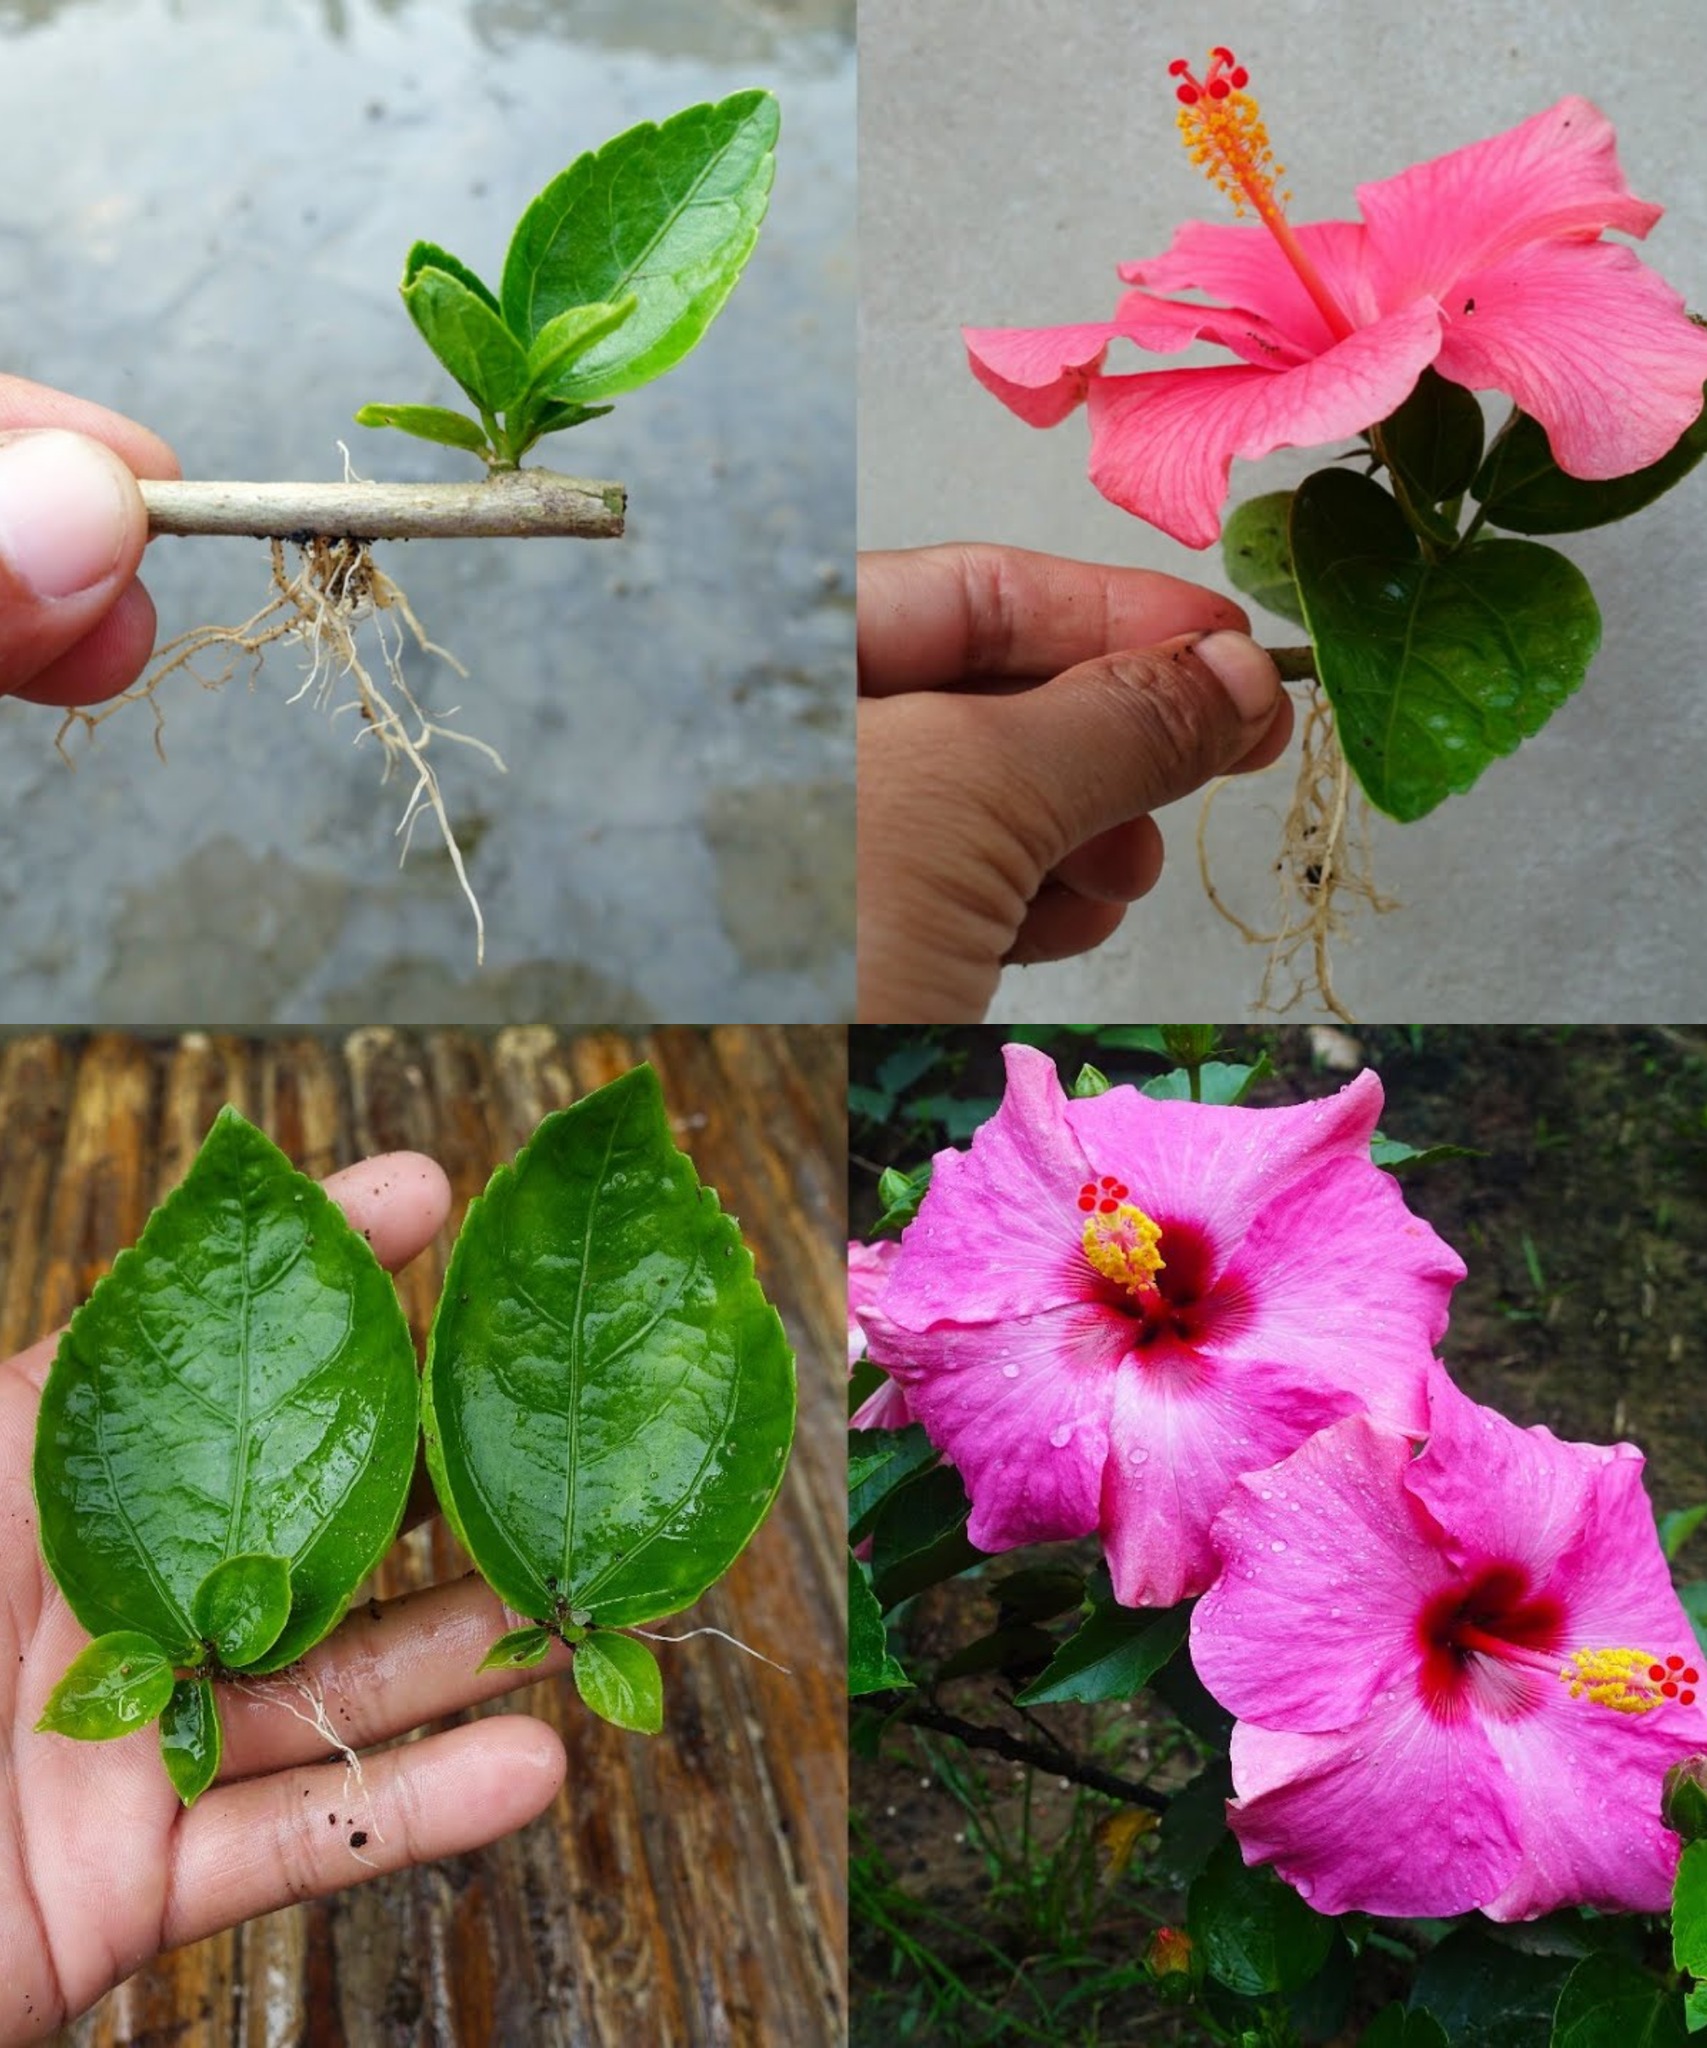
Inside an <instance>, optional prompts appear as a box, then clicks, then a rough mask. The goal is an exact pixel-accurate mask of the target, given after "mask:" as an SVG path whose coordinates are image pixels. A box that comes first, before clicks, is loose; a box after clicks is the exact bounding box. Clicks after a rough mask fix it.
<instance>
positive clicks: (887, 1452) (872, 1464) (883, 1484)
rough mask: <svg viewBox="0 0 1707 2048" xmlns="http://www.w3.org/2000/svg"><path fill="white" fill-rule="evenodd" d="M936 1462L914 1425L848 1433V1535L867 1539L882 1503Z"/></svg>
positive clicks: (932, 1448) (933, 1450)
mask: <svg viewBox="0 0 1707 2048" xmlns="http://www.w3.org/2000/svg"><path fill="white" fill-rule="evenodd" d="M936 1461H937V1448H936V1445H935V1444H933V1443H932V1442H931V1440H930V1438H929V1437H928V1436H926V1435H925V1432H924V1430H923V1429H922V1428H921V1427H920V1425H919V1424H918V1423H916V1422H910V1423H908V1425H907V1427H906V1428H905V1429H850V1430H849V1431H848V1534H849V1536H850V1537H852V1539H853V1540H854V1542H856V1543H858V1542H859V1541H860V1540H861V1539H862V1538H863V1537H865V1536H869V1535H870V1533H871V1527H872V1524H873V1523H874V1522H875V1521H876V1520H877V1516H878V1511H879V1509H880V1508H881V1507H882V1506H883V1503H884V1502H885V1501H886V1500H887V1499H888V1498H889V1496H890V1495H891V1494H892V1493H893V1492H894V1491H895V1490H896V1488H897V1487H900V1486H904V1485H905V1484H906V1483H907V1481H908V1480H909V1479H911V1478H912V1477H913V1476H914V1475H915V1474H916V1473H919V1472H924V1471H927V1470H928V1469H929V1468H930V1467H931V1466H932V1465H934V1464H935V1463H936Z"/></svg>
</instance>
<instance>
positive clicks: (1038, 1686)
mask: <svg viewBox="0 0 1707 2048" xmlns="http://www.w3.org/2000/svg"><path fill="white" fill-rule="evenodd" d="M1191 1607H1192V1603H1191V1602H1190V1601H1189V1600H1185V1601H1182V1602H1181V1603H1180V1605H1179V1606H1177V1607H1168V1608H1164V1609H1163V1610H1162V1611H1161V1612H1160V1613H1158V1612H1156V1610H1155V1609H1153V1608H1144V1607H1120V1606H1117V1605H1115V1604H1114V1603H1113V1602H1112V1601H1111V1602H1109V1603H1108V1604H1107V1605H1106V1606H1098V1607H1094V1608H1092V1610H1091V1612H1090V1615H1089V1617H1088V1619H1087V1620H1085V1621H1084V1622H1083V1623H1082V1624H1081V1625H1080V1627H1079V1628H1078V1629H1077V1630H1076V1631H1075V1632H1074V1634H1072V1635H1070V1636H1069V1637H1068V1638H1067V1640H1066V1641H1065V1642H1064V1643H1063V1644H1062V1645H1061V1647H1060V1649H1059V1650H1057V1651H1056V1653H1055V1655H1054V1657H1053V1658H1052V1659H1051V1660H1050V1663H1049V1668H1048V1670H1046V1671H1045V1672H1043V1673H1042V1674H1041V1675H1040V1676H1039V1677H1038V1678H1036V1679H1034V1680H1033V1681H1032V1683H1031V1684H1030V1685H1028V1686H1027V1687H1026V1689H1025V1691H1024V1692H1022V1693H1021V1694H1020V1695H1019V1704H1020V1705H1021V1706H1022V1707H1041V1706H1051V1705H1053V1704H1054V1703H1055V1702H1056V1701H1058V1700H1124V1699H1130V1698H1131V1696H1132V1695H1133V1694H1134V1693H1135V1692H1136V1691H1137V1690H1138V1688H1139V1687H1140V1686H1141V1685H1144V1684H1147V1683H1148V1681H1149V1680H1150V1678H1151V1677H1152V1676H1153V1675H1154V1674H1155V1673H1156V1672H1158V1671H1160V1670H1161V1668H1162V1666H1163V1665H1164V1664H1165V1663H1166V1662H1167V1661H1168V1659H1169V1658H1170V1657H1171V1656H1172V1655H1173V1654H1174V1652H1175V1651H1176V1650H1177V1649H1178V1648H1179V1646H1180V1644H1181V1643H1183V1642H1184V1641H1185V1636H1186V1630H1187V1629H1188V1628H1189V1627H1190V1625H1191Z"/></svg>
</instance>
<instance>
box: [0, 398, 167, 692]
mask: <svg viewBox="0 0 1707 2048" xmlns="http://www.w3.org/2000/svg"><path fill="white" fill-rule="evenodd" d="M147 539H148V514H147V512H146V511H145V510H144V508H143V503H142V494H141V492H140V491H138V489H137V487H136V478H135V477H134V476H132V474H131V473H130V471H129V470H128V469H127V468H126V467H125V465H124V463H123V462H122V461H121V460H120V459H119V457H118V456H117V455H115V454H114V453H113V451H112V449H111V448H109V447H108V446H107V445H106V444H105V442H102V441H94V440H90V439H88V438H87V437H86V436H84V435H82V434H68V433H66V432H64V431H63V430H62V429H59V428H56V427H49V428H41V429H38V430H34V431H30V432H16V433H0V690H16V689H19V688H21V687H22V686H23V685H24V684H26V683H29V682H33V681H34V680H35V678H36V677H37V676H39V675H40V674H41V673H42V671H43V670H44V669H45V668H47V667H48V666H49V664H50V663H52V662H55V661H57V660H58V659H59V658H60V657H61V656H62V655H64V654H65V653H67V652H68V651H69V650H70V649H71V648H73V647H75V646H76V645H77V643H78V641H79V640H81V639H82V638H83V636H84V635H85V634H86V633H90V632H93V630H94V629H95V627H96V626H98V625H99V624H100V622H101V620H102V619H103V618H105V616H106V615H107V613H108V612H109V611H110V610H111V609H112V607H113V605H114V604H115V603H116V602H117V601H118V598H119V595H120V593H121V592H122V591H124V590H125V589H126V588H128V586H129V584H130V582H131V580H132V579H133V578H134V576H135V575H136V565H137V564H138V562H140V561H141V559H142V550H143V547H144V546H145V545H146V543H147Z"/></svg>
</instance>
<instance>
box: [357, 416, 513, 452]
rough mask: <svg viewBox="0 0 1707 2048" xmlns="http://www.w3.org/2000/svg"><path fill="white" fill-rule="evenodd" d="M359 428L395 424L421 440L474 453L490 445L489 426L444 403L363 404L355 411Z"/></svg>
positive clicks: (488, 448)
mask: <svg viewBox="0 0 1707 2048" xmlns="http://www.w3.org/2000/svg"><path fill="white" fill-rule="evenodd" d="M356 425H357V426H358V427H396V428H398V429H399V430H400V431H401V432H402V433H405V434H414V435H415V436H416V437H417V438H418V439H420V440H422V441H438V442H441V443H442V444H443V445H444V446H445V447H447V448H466V449H468V451H469V452H470V453H471V454H473V455H489V454H490V453H491V452H492V451H491V445H490V443H489V442H488V440H487V438H486V429H485V428H484V427H483V426H482V425H481V424H480V422H479V421H478V420H471V419H470V418H469V417H468V415H467V413H465V412H453V411H452V410H451V408H450V407H449V406H445V405H364V406H363V407H362V409H361V411H360V412H358V413H357V414H356Z"/></svg>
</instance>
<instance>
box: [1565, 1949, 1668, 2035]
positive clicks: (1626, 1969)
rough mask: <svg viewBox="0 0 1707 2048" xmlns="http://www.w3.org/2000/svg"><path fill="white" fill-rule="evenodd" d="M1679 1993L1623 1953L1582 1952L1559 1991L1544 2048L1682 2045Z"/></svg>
mask: <svg viewBox="0 0 1707 2048" xmlns="http://www.w3.org/2000/svg"><path fill="white" fill-rule="evenodd" d="M1688 2038H1689V2036H1688V2034H1687V2032H1686V2030H1685V2028H1684V2024H1683V1994H1682V1993H1681V1992H1679V1991H1668V1990H1666V1989H1664V1988H1663V1987H1662V1986H1661V1985H1659V1984H1656V1983H1655V1981H1654V1980H1653V1978H1652V1977H1650V1976H1649V1975H1648V1974H1647V1972H1646V1971H1645V1970H1641V1969H1638V1968H1637V1966H1636V1965H1635V1964H1634V1963H1633V1962H1631V1961H1630V1960H1629V1959H1628V1958H1627V1957H1625V1956H1621V1955H1615V1954H1611V1953H1603V1954H1600V1955H1592V1956H1585V1957H1584V1958H1583V1960H1582V1961H1581V1962H1580V1963H1578V1965H1577V1966H1576V1968H1575V1969H1574V1970H1573V1971H1572V1972H1571V1974H1570V1976H1569V1977H1567V1978H1566V1979H1565V1988H1564V1990H1563V1991H1561V1992H1560V1993H1559V2003H1558V2005H1557V2007H1556V2008H1555V2009H1554V2013H1553V2039H1552V2041H1551V2043H1550V2044H1549V2048H1684V2043H1685V2042H1686V2041H1687V2040H1688Z"/></svg>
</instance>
